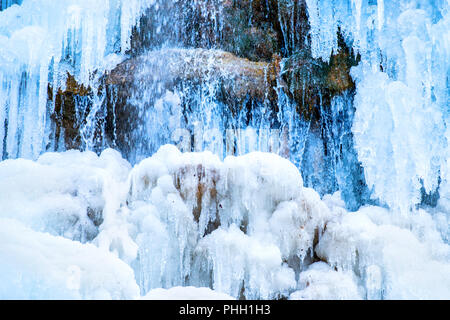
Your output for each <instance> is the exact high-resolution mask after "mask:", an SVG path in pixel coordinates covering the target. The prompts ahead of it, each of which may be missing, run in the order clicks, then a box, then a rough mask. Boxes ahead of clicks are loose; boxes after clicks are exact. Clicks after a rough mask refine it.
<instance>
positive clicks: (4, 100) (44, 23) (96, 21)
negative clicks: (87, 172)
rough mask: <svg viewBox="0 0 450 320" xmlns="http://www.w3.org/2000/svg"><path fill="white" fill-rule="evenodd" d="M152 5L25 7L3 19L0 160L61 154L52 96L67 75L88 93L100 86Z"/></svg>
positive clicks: (108, 2)
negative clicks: (53, 152)
mask: <svg viewBox="0 0 450 320" xmlns="http://www.w3.org/2000/svg"><path fill="white" fill-rule="evenodd" d="M3 2H4V1H2V6H3ZM7 2H8V1H7ZM21 2H22V1H21ZM8 3H9V2H8ZM152 3H153V1H146V2H142V1H117V0H102V1H71V0H68V1H57V2H55V1H37V0H25V1H23V3H21V5H20V6H18V5H15V6H11V7H9V8H8V9H6V10H5V11H3V12H2V13H1V21H0V48H1V49H0V61H1V62H0V81H1V82H0V102H1V104H2V110H1V113H0V123H2V130H1V133H0V141H1V143H0V154H2V158H3V159H5V158H16V157H25V158H33V159H36V158H37V156H38V155H39V154H40V153H42V152H43V151H45V150H48V149H50V150H55V149H57V147H55V146H52V144H53V143H54V140H53V139H52V138H51V135H52V127H51V126H52V124H51V120H50V115H51V113H52V112H53V109H54V105H52V104H51V103H49V102H48V100H49V96H55V95H56V93H57V91H58V89H60V88H63V89H64V88H65V85H66V78H67V73H70V75H71V76H73V77H74V78H75V79H76V80H77V81H78V82H80V83H83V84H84V85H85V86H86V87H88V86H93V87H95V86H97V85H98V84H97V81H96V79H97V78H98V77H99V76H100V75H101V74H102V73H103V72H104V70H107V69H108V68H111V67H113V66H114V65H115V64H117V62H119V61H120V60H121V55H122V54H124V53H125V52H126V51H127V50H128V49H129V48H130V36H131V31H132V28H133V27H134V26H135V25H136V23H137V21H138V18H139V17H140V15H141V14H142V12H143V10H144V9H145V8H146V7H148V6H150V5H152ZM94 91H95V90H94Z"/></svg>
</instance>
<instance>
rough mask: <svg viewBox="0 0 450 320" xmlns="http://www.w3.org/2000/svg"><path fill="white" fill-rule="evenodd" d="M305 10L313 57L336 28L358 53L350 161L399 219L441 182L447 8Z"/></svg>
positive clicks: (398, 5) (439, 4)
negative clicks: (399, 214) (354, 161)
mask: <svg viewBox="0 0 450 320" xmlns="http://www.w3.org/2000/svg"><path fill="white" fill-rule="evenodd" d="M307 3H308V12H309V15H310V23H311V38H312V40H311V41H312V50H313V54H314V55H315V56H317V57H321V58H323V59H328V57H329V56H330V54H331V50H335V49H336V44H337V39H336V32H337V30H338V28H339V29H340V30H341V32H342V33H343V35H344V38H345V39H346V41H347V42H348V43H349V44H351V45H352V46H353V48H354V50H356V51H357V52H359V53H360V54H361V57H362V62H361V63H360V64H359V65H358V67H355V68H354V70H353V71H352V76H353V78H354V79H355V80H356V87H357V93H356V97H355V108H356V113H355V119H354V124H353V128H352V131H353V134H354V138H355V145H356V149H357V152H358V159H359V160H360V161H361V162H362V165H363V167H364V173H365V178H366V181H367V183H368V186H369V188H371V189H373V197H374V198H377V199H380V200H381V201H382V202H383V203H385V204H387V205H389V206H390V207H392V209H395V210H398V211H401V212H403V213H405V212H407V211H409V210H410V209H412V208H414V206H415V205H417V204H420V203H421V201H422V198H421V197H422V194H421V189H422V187H423V189H424V192H425V193H427V194H430V193H434V192H436V190H437V189H438V186H439V181H440V180H447V179H448V177H446V176H445V175H444V172H445V170H443V168H444V167H445V165H446V164H445V162H446V161H447V159H448V157H449V150H448V147H447V145H448V141H447V139H446V130H448V129H446V128H447V126H448V119H449V118H448V117H449V113H448V99H449V94H448V67H447V64H448V59H449V54H450V47H449V44H448V39H449V31H448V28H445V27H444V26H448V19H449V4H448V2H447V1H436V2H433V3H431V2H429V1H380V0H379V1H351V2H342V1H332V2H331V3H330V2H328V1H326V2H325V1H307ZM325 49H326V50H328V51H326V52H322V51H320V50H325ZM431 141H433V142H432V143H430V142H431ZM392 190H396V191H395V192H393V191H392Z"/></svg>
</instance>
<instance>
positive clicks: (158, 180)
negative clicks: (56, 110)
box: [0, 145, 450, 299]
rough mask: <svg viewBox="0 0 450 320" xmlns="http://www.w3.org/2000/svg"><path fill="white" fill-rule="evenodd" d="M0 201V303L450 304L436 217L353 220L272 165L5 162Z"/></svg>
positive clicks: (169, 152) (251, 158) (366, 210)
mask: <svg viewBox="0 0 450 320" xmlns="http://www.w3.org/2000/svg"><path fill="white" fill-rule="evenodd" d="M0 195H1V200H0V202H1V203H2V208H1V210H0V221H1V223H0V229H1V232H0V237H1V243H2V245H1V246H0V261H2V263H1V264H0V269H1V272H0V277H1V281H0V283H1V286H0V297H1V298H6V299H10V298H19V299H53V298H64V299H66V298H67V299H104V298H106V299H138V298H141V297H142V298H145V299H179V298H183V297H184V298H187V297H195V296H197V295H198V297H199V298H200V297H204V298H205V299H206V298H211V299H218V298H223V297H225V296H224V295H227V297H228V296H229V297H233V298H235V299H238V298H242V297H245V298H247V299H258V298H262V299H276V298H281V297H285V298H290V299H366V298H368V299H382V298H383V299H407V298H409V299H435V298H437V299H445V298H449V297H450V283H449V279H450V277H449V275H450V247H449V245H448V243H445V241H444V240H443V238H444V237H443V235H444V233H442V230H439V228H438V224H437V222H439V220H436V218H435V216H436V215H431V214H430V213H428V212H426V211H424V210H422V209H421V210H418V211H415V212H414V214H411V215H409V216H407V217H404V216H402V215H396V214H394V213H393V212H392V211H390V210H388V209H385V208H381V207H373V206H367V207H363V208H361V209H360V210H359V211H358V212H348V211H347V210H346V209H344V207H345V204H344V203H343V201H342V200H341V199H340V194H339V193H336V194H334V195H328V196H325V197H324V198H323V199H321V198H320V196H319V195H318V194H317V193H316V192H315V191H314V190H312V189H309V188H305V187H303V184H302V178H301V175H300V173H299V171H298V169H297V168H296V167H295V166H294V165H293V164H292V163H290V162H289V161H288V160H286V159H283V158H281V157H279V156H277V155H274V154H265V153H259V152H255V153H250V154H248V155H245V156H241V157H232V156H230V157H227V158H226V159H225V160H224V161H220V160H219V158H218V157H217V156H215V155H213V154H212V153H210V152H202V153H181V152H180V151H179V150H178V149H177V148H176V147H175V146H172V145H166V146H163V147H161V149H160V150H159V151H158V152H157V153H156V154H155V155H154V156H152V157H151V158H148V159H145V160H143V161H142V162H141V163H139V164H138V165H136V166H135V167H134V168H131V166H130V165H129V163H128V162H127V161H125V160H124V159H122V157H121V156H120V154H119V153H118V152H116V151H114V150H112V149H107V150H105V151H104V152H103V153H102V154H101V155H100V156H97V155H95V154H94V153H91V152H78V151H68V152H64V153H46V154H43V155H42V156H41V157H39V158H38V159H37V160H36V161H31V160H23V159H17V160H7V161H3V162H2V163H0ZM94 212H95V214H94ZM183 287H191V289H189V288H184V289H183ZM193 287H195V288H203V289H194V288H193ZM171 288H174V289H171ZM207 288H210V289H207ZM167 289H171V290H168V291H167ZM211 289H212V290H214V291H212V290H211Z"/></svg>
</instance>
